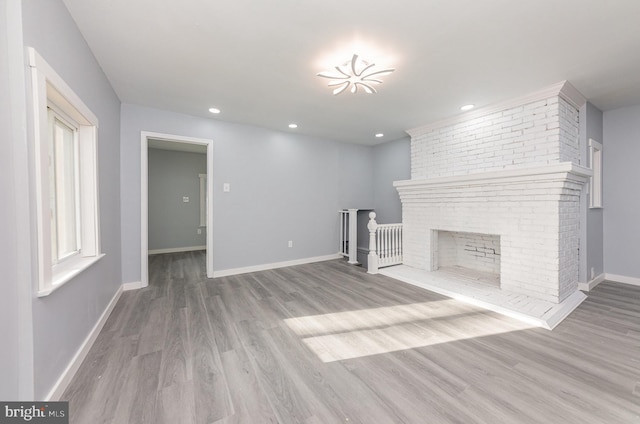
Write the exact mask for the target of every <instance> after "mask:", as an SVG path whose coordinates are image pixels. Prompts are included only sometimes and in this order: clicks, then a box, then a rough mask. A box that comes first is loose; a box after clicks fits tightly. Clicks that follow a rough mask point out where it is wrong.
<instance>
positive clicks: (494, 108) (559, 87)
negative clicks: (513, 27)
mask: <svg viewBox="0 0 640 424" xmlns="http://www.w3.org/2000/svg"><path fill="white" fill-rule="evenodd" d="M555 96H559V97H561V98H563V99H564V100H566V101H567V102H569V103H570V104H571V105H573V106H574V107H575V108H576V109H580V108H581V107H582V105H584V104H585V103H586V102H587V100H586V98H585V97H584V96H583V95H582V94H580V92H579V91H578V90H576V89H575V87H574V86H572V85H571V84H570V83H569V82H568V81H561V82H559V83H556V84H554V85H551V86H549V87H546V88H543V89H541V90H538V91H536V92H533V93H531V94H527V95H525V96H521V97H517V98H515V99H509V100H504V101H502V102H497V103H493V104H490V105H487V106H484V107H481V108H478V109H473V110H472V111H469V112H467V113H462V114H459V115H456V116H453V117H451V118H446V119H442V120H440V121H436V122H432V123H430V124H427V125H423V126H421V127H417V128H412V129H408V130H407V131H406V132H407V134H409V135H410V136H411V137H417V136H420V135H422V134H426V133H428V132H431V131H433V130H434V129H436V128H440V127H444V126H448V125H453V124H457V123H460V122H466V121H470V120H472V119H476V118H480V117H483V116H486V115H491V114H492V113H496V112H500V111H503V110H506V109H511V108H514V107H517V106H522V105H526V104H529V103H533V102H536V101H538V100H544V99H548V98H550V97H555Z"/></svg>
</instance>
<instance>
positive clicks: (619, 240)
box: [602, 105, 640, 278]
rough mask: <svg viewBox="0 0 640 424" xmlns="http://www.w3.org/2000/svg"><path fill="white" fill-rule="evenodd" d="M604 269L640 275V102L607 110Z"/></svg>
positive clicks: (604, 151) (610, 271)
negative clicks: (639, 213) (639, 241)
mask: <svg viewBox="0 0 640 424" xmlns="http://www.w3.org/2000/svg"><path fill="white" fill-rule="evenodd" d="M604 139H605V140H606V144H605V143H603V146H602V156H603V162H604V163H603V206H604V269H605V272H606V273H608V274H616V275H622V276H626V277H634V278H640V247H639V244H638V240H639V239H640V219H638V211H640V186H639V185H638V183H639V182H640V166H638V163H639V158H640V105H637V106H631V107H626V108H621V109H616V110H611V111H607V112H605V113H604Z"/></svg>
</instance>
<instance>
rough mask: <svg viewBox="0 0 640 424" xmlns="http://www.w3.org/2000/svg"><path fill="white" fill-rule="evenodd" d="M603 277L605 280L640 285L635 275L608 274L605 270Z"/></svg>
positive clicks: (639, 279) (639, 280)
mask: <svg viewBox="0 0 640 424" xmlns="http://www.w3.org/2000/svg"><path fill="white" fill-rule="evenodd" d="M604 279H605V280H606V281H612V282H614V283H622V284H630V285H632V286H640V278H637V277H627V276H625V275H617V274H609V273H608V272H607V273H605V274H604Z"/></svg>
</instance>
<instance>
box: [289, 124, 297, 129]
mask: <svg viewBox="0 0 640 424" xmlns="http://www.w3.org/2000/svg"><path fill="white" fill-rule="evenodd" d="M289 128H291V129H295V128H298V124H289Z"/></svg>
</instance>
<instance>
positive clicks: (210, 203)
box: [140, 131, 213, 287]
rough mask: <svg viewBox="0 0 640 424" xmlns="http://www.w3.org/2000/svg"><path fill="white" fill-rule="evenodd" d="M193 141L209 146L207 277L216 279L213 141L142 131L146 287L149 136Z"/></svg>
mask: <svg viewBox="0 0 640 424" xmlns="http://www.w3.org/2000/svg"><path fill="white" fill-rule="evenodd" d="M150 138H152V139H155V140H163V141H170V142H174V143H190V144H199V145H204V146H207V241H206V245H207V258H206V264H207V277H208V278H213V140H211V139H207V138H194V137H184V136H180V135H173V134H162V133H155V132H148V131H142V132H141V137H140V139H141V143H140V144H141V146H142V148H141V152H140V153H141V155H140V157H141V163H140V170H141V173H140V181H141V185H140V203H141V205H140V228H141V231H140V233H141V235H140V251H141V252H140V260H141V271H140V279H141V282H142V287H147V286H148V285H149V259H148V256H149V174H148V172H149V171H148V169H149V155H148V150H149V139H150Z"/></svg>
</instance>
